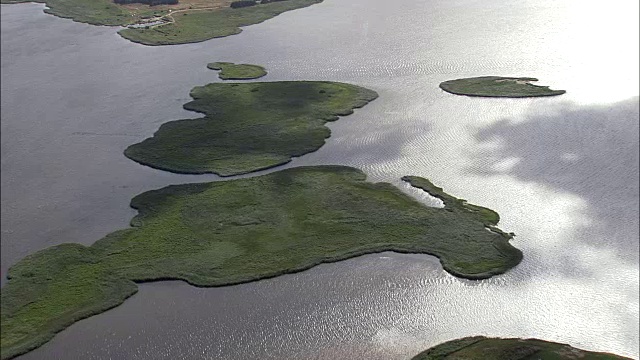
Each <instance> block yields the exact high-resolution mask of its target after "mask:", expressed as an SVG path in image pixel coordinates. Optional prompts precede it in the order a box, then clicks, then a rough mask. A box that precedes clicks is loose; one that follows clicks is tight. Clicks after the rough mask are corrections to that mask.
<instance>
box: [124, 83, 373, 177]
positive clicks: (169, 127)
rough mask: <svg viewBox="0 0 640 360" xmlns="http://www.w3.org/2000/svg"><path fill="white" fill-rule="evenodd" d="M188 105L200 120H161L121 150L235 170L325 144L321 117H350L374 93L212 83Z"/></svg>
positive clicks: (196, 170)
mask: <svg viewBox="0 0 640 360" xmlns="http://www.w3.org/2000/svg"><path fill="white" fill-rule="evenodd" d="M191 96H192V97H193V99H194V100H193V101H191V102H189V103H187V104H185V105H184V108H185V109H187V110H193V111H197V112H200V113H203V114H205V116H204V117H203V118H199V119H186V120H176V121H171V122H168V123H165V124H163V125H162V126H161V127H160V129H159V130H158V131H157V132H156V133H155V134H154V136H153V137H152V138H148V139H146V140H144V141H143V142H141V143H138V144H134V145H132V146H130V147H128V148H127V149H126V150H125V155H126V156H127V157H129V158H130V159H132V160H134V161H137V162H139V163H141V164H144V165H148V166H151V167H154V168H158V169H162V170H168V171H173V172H177V173H191V174H202V173H216V174H219V175H221V176H229V175H237V174H243V173H248V172H252V171H256V170H261V169H266V168H270V167H274V166H277V165H282V164H284V163H287V162H289V161H291V158H292V157H294V156H302V155H304V154H307V153H309V152H312V151H315V150H317V149H318V148H320V147H321V146H322V145H324V142H325V139H326V138H327V137H329V135H330V134H331V131H330V130H329V128H327V127H326V126H325V123H326V122H327V121H334V120H337V119H338V116H339V115H348V114H351V113H352V112H353V109H354V108H359V107H362V106H364V105H366V104H367V103H368V102H369V101H371V100H373V99H375V98H376V97H377V96H378V95H377V93H376V92H374V91H371V90H368V89H365V88H362V87H359V86H355V85H350V84H344V83H335V82H321V81H282V82H266V83H259V82H252V83H241V84H225V83H216V84H209V85H206V86H201V87H195V88H194V89H193V90H192V91H191Z"/></svg>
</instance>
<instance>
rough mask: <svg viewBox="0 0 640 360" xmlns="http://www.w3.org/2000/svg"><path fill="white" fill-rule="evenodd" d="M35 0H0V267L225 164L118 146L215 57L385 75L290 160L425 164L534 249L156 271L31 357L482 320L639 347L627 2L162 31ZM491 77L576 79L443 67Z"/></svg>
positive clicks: (632, 34)
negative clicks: (85, 16) (464, 267)
mask: <svg viewBox="0 0 640 360" xmlns="http://www.w3.org/2000/svg"><path fill="white" fill-rule="evenodd" d="M42 9H43V6H42V5H38V4H23V5H2V22H1V26H2V49H1V50H2V56H1V60H2V62H1V65H2V79H1V80H2V85H1V86H2V108H1V115H2V128H1V130H2V131H1V137H2V169H1V170H2V224H1V225H2V276H3V277H4V275H5V274H6V270H7V268H8V267H9V266H10V265H11V264H13V263H15V262H16V261H17V260H19V259H20V258H22V257H24V256H26V255H28V254H30V253H32V252H34V251H37V250H39V249H43V248H45V247H48V246H51V245H54V244H58V243H62V242H79V243H84V244H91V243H92V242H94V241H95V240H97V239H99V238H101V237H102V236H104V235H105V234H107V233H109V232H111V231H113V230H116V229H120V228H124V227H126V226H127V224H128V221H129V219H130V218H131V217H132V216H133V215H134V211H133V210H131V209H130V208H129V207H128V203H129V200H130V199H131V197H133V196H134V195H136V194H139V193H141V192H143V191H146V190H151V189H155V188H159V187H162V186H165V185H168V184H177V183H184V182H193V181H207V180H211V179H216V177H215V176H184V175H174V174H169V173H165V172H162V171H157V170H153V169H150V168H147V167H144V166H141V165H138V164H136V163H134V162H132V161H130V160H128V159H126V158H125V157H124V156H123V155H122V151H123V150H124V148H125V147H126V146H128V145H130V144H132V143H134V142H138V141H140V140H142V139H144V138H146V137H148V136H150V135H151V134H152V133H153V132H154V131H155V130H156V129H157V128H158V126H159V125H160V124H162V123H163V122H166V121H169V120H172V119H178V118H188V117H196V116H197V115H196V114H192V113H189V112H187V111H185V110H182V104H183V103H185V102H187V101H189V96H188V92H189V90H190V89H191V88H192V87H194V86H198V85H203V84H206V83H208V82H212V81H218V80H217V74H216V73H215V72H213V71H210V70H207V69H206V67H205V65H206V64H207V63H208V62H211V61H234V62H247V63H254V64H261V65H265V66H266V68H267V69H268V70H269V75H268V76H267V77H266V78H264V80H267V81H270V80H285V79H286V80H295V79H307V80H336V81H345V82H353V83H356V84H359V85H363V86H366V87H369V88H371V89H374V90H376V91H377V92H378V93H379V94H380V98H379V99H377V100H376V101H374V102H373V103H371V104H369V105H368V106H366V107H365V108H363V109H360V110H357V111H356V113H355V114H353V115H351V116H349V117H346V118H343V119H341V120H340V121H338V122H336V123H333V124H331V129H332V137H331V138H330V139H329V140H328V141H327V144H326V145H325V146H324V147H323V148H322V149H320V150H319V151H317V152H316V153H313V154H310V155H307V156H304V157H302V158H299V159H296V160H295V161H293V162H292V163H291V164H290V165H288V166H299V165H315V164H344V165H351V166H355V167H358V168H361V169H363V170H364V171H365V172H366V173H367V174H369V176H370V179H371V180H373V181H391V182H393V183H395V184H398V185H400V182H399V177H401V176H402V175H407V174H412V175H420V176H424V177H427V178H430V179H432V180H433V181H434V182H435V183H436V184H439V185H440V186H443V187H444V189H445V190H446V191H448V192H449V193H451V194H453V195H456V196H459V197H462V198H466V199H468V200H469V201H470V202H472V203H476V204H480V205H483V206H487V207H490V208H492V209H495V210H497V211H498V212H499V213H500V215H501V216H502V220H501V222H500V227H501V228H502V229H504V230H506V231H514V232H515V233H516V234H517V237H516V238H515V239H514V241H513V243H514V245H515V246H517V247H518V248H520V249H522V250H523V251H524V254H525V258H524V261H523V262H522V264H521V265H520V266H518V267H517V268H515V269H514V270H512V271H510V272H509V273H508V274H506V275H503V276H499V277H496V278H493V279H490V280H485V281H476V282H471V281H465V280H461V279H457V278H454V277H452V276H450V275H448V274H446V273H445V272H443V270H442V268H441V267H440V266H439V264H438V262H437V260H435V259H434V258H432V257H429V256H422V255H397V254H393V253H384V254H379V255H369V256H363V257H360V258H356V259H351V260H349V261H344V262H340V263H336V264H326V265H322V266H318V267H316V268H314V269H311V270H309V271H305V272H302V273H299V274H294V275H287V276H282V277H279V278H276V279H270V280H266V281H259V282H255V283H251V284H246V285H241V286H233V287H227V288H215V289H199V288H194V287H191V286H189V285H186V284H184V283H181V282H160V283H154V284H145V285H141V286H140V292H139V293H138V294H136V295H135V296H133V297H132V298H131V299H129V300H127V301H126V302H125V303H124V304H123V305H121V306H120V307H118V308H116V309H113V310H111V311H108V312H106V313H104V314H101V315H99V316H95V317H92V318H89V319H87V320H84V321H81V322H78V323H76V324H75V325H73V326H71V327H70V328H68V329H67V330H65V331H63V332H62V333H60V334H58V335H57V336H56V337H55V338H54V339H53V340H52V341H51V342H49V343H48V344H46V345H44V346H43V347H41V348H39V349H37V350H35V351H33V352H31V353H29V354H27V355H25V356H23V357H21V358H20V359H21V360H26V359H245V358H246V359H258V358H260V359H265V358H267V359H300V358H305V359H346V358H350V359H406V358H408V357H410V356H412V355H414V354H415V353H417V352H418V351H419V350H421V349H423V348H427V347H429V346H432V345H434V344H436V343H439V342H442V341H445V340H449V339H453V338H458V337H462V336H468V335H477V334H485V335H491V336H517V337H538V338H543V339H547V340H554V341H560V342H567V343H570V344H572V345H574V346H577V347H582V348H585V349H590V350H598V351H612V352H616V353H619V354H622V355H627V356H631V357H634V358H637V357H638V355H639V350H638V346H639V342H638V338H639V333H640V331H639V325H638V320H639V319H638V278H639V276H638V213H639V211H638V113H639V111H638V94H639V91H638V80H637V79H638V3H637V2H636V1H633V0H629V1H607V2H600V1H599V2H589V1H586V2H585V1H580V0H576V1H551V0H549V1H546V0H531V1H517V2H514V1H507V0H492V1H474V0H438V1H432V0H428V1H426V0H420V1H418V0H398V1H381V0H378V1H372V0H349V1H346V0H325V2H324V3H322V4H319V5H314V6H312V7H309V8H305V9H301V10H296V11H292V12H289V13H286V14H283V15H280V16H278V17H276V18H274V19H272V20H269V21H267V22H265V23H262V24H259V25H254V26H251V27H248V28H246V29H245V31H244V32H243V33H242V34H240V35H237V36H232V37H228V38H224V39H214V40H211V41H208V42H204V43H199V44H190V45H180V46H168V47H145V46H141V45H137V44H133V43H130V42H128V41H126V40H124V39H122V38H120V37H119V36H118V35H117V34H116V30H117V29H115V28H108V27H96V26H90V25H84V24H79V23H74V22H72V21H70V20H65V19H59V18H55V17H53V16H50V15H46V14H44V13H42ZM480 75H503V76H536V77H538V78H540V79H541V83H542V84H543V85H551V87H552V88H556V89H566V90H567V91H568V92H567V94H565V95H563V96H559V97H553V98H539V99H478V98H468V97H461V96H453V95H450V94H446V93H444V92H442V91H440V90H439V89H438V86H437V85H438V83H440V82H441V81H443V80H447V79H453V78H459V77H467V76H480ZM400 186H402V185H400ZM403 188H404V189H405V190H407V191H411V190H410V189H408V188H406V186H403ZM413 193H414V194H416V195H418V194H417V193H416V192H413ZM425 201H428V199H425Z"/></svg>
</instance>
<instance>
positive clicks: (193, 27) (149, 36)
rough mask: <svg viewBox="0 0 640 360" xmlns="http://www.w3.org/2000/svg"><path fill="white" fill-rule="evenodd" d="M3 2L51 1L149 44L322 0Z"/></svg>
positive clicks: (195, 36) (209, 35)
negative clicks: (246, 3) (250, 1)
mask: <svg viewBox="0 0 640 360" xmlns="http://www.w3.org/2000/svg"><path fill="white" fill-rule="evenodd" d="M0 1H1V3H2V4H15V3H21V2H41V3H45V4H46V5H47V7H48V9H45V10H44V11H45V12H46V13H48V14H52V15H55V16H58V17H61V18H68V19H72V20H74V21H77V22H82V23H88V24H93V25H109V26H130V28H127V29H123V30H121V31H119V32H118V33H119V34H120V35H121V36H122V37H124V38H125V39H129V40H131V41H133V42H136V43H140V44H144V45H172V44H186V43H194V42H201V41H205V40H209V39H213V38H217V37H224V36H229V35H234V34H238V33H240V32H241V31H242V30H241V29H240V28H241V27H244V26H248V25H253V24H257V23H261V22H263V21H265V20H269V19H271V18H273V17H275V16H277V15H279V14H281V13H283V12H286V11H290V10H295V9H299V8H303V7H307V6H310V5H313V4H317V3H320V2H322V0H284V1H264V2H263V3H256V5H255V6H250V7H241V8H232V7H231V4H232V2H233V1H231V0H207V1H203V0H180V1H179V2H178V3H177V4H174V5H155V6H150V5H145V4H140V3H130V4H116V3H115V2H114V1H111V0H0Z"/></svg>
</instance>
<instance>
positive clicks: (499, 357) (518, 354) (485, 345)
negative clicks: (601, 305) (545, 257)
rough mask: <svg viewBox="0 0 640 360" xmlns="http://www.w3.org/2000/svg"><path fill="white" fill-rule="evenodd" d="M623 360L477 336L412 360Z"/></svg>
mask: <svg viewBox="0 0 640 360" xmlns="http://www.w3.org/2000/svg"><path fill="white" fill-rule="evenodd" d="M447 359H450V360H454V359H455V360H574V359H581V360H623V359H627V360H629V359H628V358H625V357H622V356H617V355H613V354H608V353H596V352H591V351H585V350H580V349H576V348H574V347H571V346H569V345H566V344H558V343H554V342H549V341H543V340H538V339H500V338H486V337H484V336H474V337H468V338H463V339H458V340H453V341H448V342H446V343H443V344H440V345H437V346H435V347H432V348H430V349H429V350H426V351H424V352H422V353H420V354H418V355H416V356H415V357H413V358H412V360H447Z"/></svg>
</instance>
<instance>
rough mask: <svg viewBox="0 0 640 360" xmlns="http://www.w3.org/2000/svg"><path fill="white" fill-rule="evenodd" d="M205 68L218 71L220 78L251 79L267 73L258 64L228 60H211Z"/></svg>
mask: <svg viewBox="0 0 640 360" xmlns="http://www.w3.org/2000/svg"><path fill="white" fill-rule="evenodd" d="M207 68H209V69H211V70H216V71H220V74H218V77H219V78H220V79H222V80H251V79H257V78H261V77H263V76H265V75H267V71H266V70H265V69H264V68H263V67H262V66H259V65H251V64H234V63H230V62H213V63H209V64H207Z"/></svg>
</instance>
